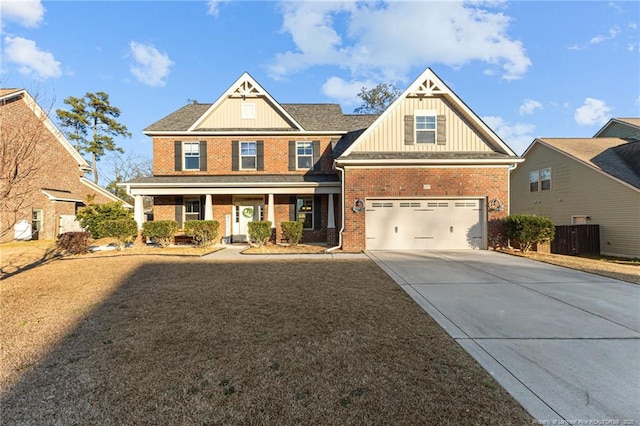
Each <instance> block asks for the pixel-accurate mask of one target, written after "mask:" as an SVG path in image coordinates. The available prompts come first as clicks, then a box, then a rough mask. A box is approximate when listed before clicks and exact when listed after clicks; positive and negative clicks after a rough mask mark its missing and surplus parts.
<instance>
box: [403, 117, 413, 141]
mask: <svg viewBox="0 0 640 426" xmlns="http://www.w3.org/2000/svg"><path fill="white" fill-rule="evenodd" d="M413 130H414V126H413V115H405V116H404V144H405V145H413V143H414V142H413V133H414V132H413Z"/></svg>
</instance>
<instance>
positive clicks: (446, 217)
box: [365, 199, 484, 250]
mask: <svg viewBox="0 0 640 426" xmlns="http://www.w3.org/2000/svg"><path fill="white" fill-rule="evenodd" d="M365 214H366V217H365V226H366V246H367V249H368V250H412V249H413V250H438V249H461V248H482V247H483V222H484V221H483V216H482V202H481V200H479V199H475V200H474V199H465V200H453V199H451V200H410V199H409V200H368V201H367V202H366V212H365Z"/></svg>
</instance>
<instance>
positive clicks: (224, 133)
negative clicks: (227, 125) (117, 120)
mask: <svg viewBox="0 0 640 426" xmlns="http://www.w3.org/2000/svg"><path fill="white" fill-rule="evenodd" d="M143 133H144V134H145V135H147V136H151V137H153V136H176V137H200V136H238V137H242V136H245V135H250V136H260V135H265V136H299V135H303V136H311V135H326V136H342V135H344V134H346V133H348V132H347V131H346V130H344V131H343V130H333V131H325V130H309V131H307V130H300V131H297V130H296V131H292V132H290V133H289V132H282V131H261V130H246V131H245V130H242V131H239V130H229V131H200V130H198V131H191V130H188V131H181V132H176V131H150V132H149V131H147V132H143Z"/></svg>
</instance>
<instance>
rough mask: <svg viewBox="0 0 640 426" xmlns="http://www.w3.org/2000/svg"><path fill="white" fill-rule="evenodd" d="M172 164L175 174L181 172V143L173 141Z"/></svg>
mask: <svg viewBox="0 0 640 426" xmlns="http://www.w3.org/2000/svg"><path fill="white" fill-rule="evenodd" d="M173 155H174V163H173V169H174V170H175V171H176V172H180V171H182V142H180V141H175V142H174V143H173Z"/></svg>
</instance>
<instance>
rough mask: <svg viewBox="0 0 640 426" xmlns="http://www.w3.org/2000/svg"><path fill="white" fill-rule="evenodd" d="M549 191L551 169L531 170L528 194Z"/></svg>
mask: <svg viewBox="0 0 640 426" xmlns="http://www.w3.org/2000/svg"><path fill="white" fill-rule="evenodd" d="M550 189H551V168H546V169H541V170H532V171H530V172H529V192H537V191H548V190H550Z"/></svg>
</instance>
